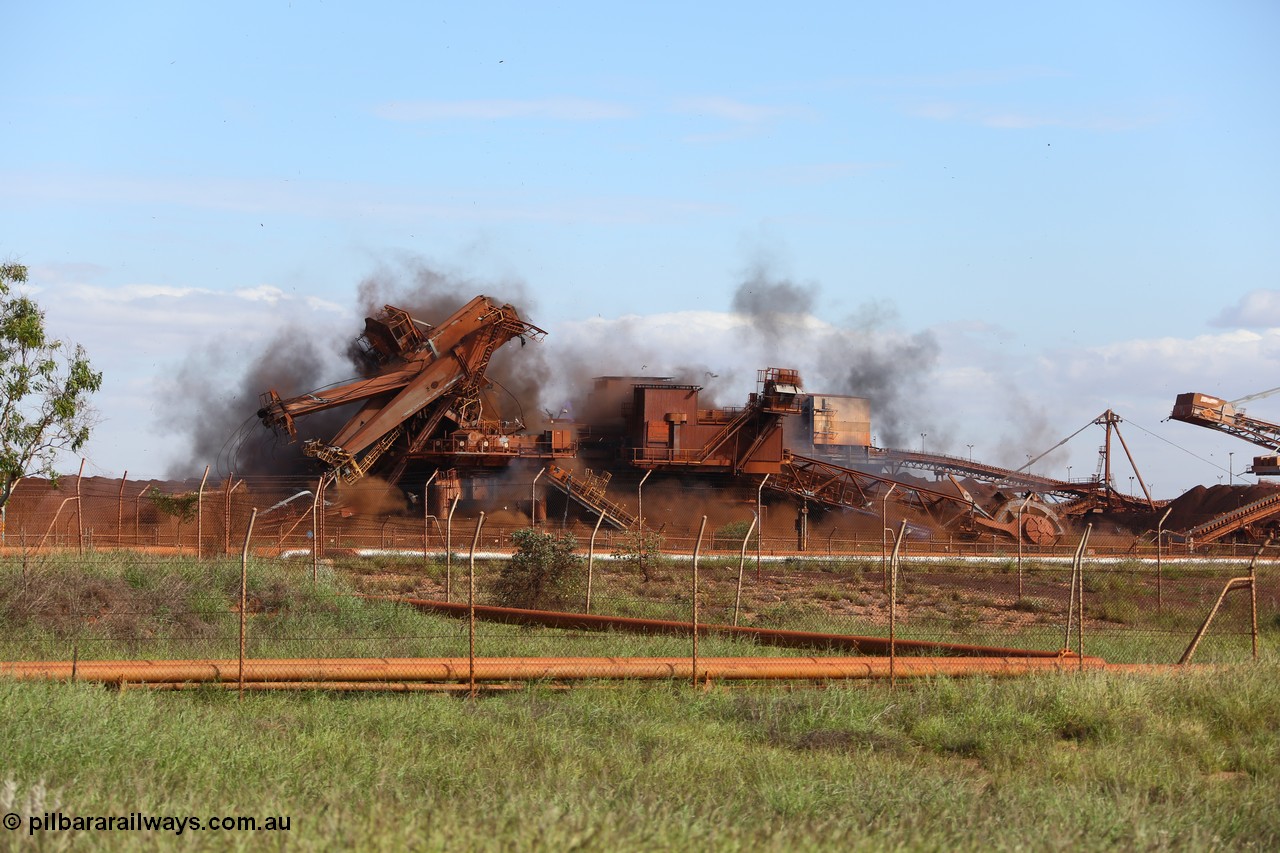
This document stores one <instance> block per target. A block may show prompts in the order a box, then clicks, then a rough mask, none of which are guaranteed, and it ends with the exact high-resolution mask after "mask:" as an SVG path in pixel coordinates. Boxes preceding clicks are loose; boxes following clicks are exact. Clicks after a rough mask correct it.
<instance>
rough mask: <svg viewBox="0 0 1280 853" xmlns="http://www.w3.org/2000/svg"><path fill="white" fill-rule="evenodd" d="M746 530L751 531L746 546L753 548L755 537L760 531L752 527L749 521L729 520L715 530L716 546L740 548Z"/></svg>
mask: <svg viewBox="0 0 1280 853" xmlns="http://www.w3.org/2000/svg"><path fill="white" fill-rule="evenodd" d="M747 531H751V539H750V540H749V541H748V542H747V547H748V548H754V547H755V546H756V539H757V538H758V537H759V535H760V533H759V531H757V530H755V529H753V526H752V524H751V522H750V521H731V522H729V523H728V524H726V525H723V526H722V527H720V528H719V529H718V530H716V533H715V543H716V547H718V548H741V547H742V540H743V539H745V538H746V536H747Z"/></svg>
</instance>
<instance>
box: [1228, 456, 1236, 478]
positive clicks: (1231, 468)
mask: <svg viewBox="0 0 1280 853" xmlns="http://www.w3.org/2000/svg"><path fill="white" fill-rule="evenodd" d="M1235 484H1236V452H1235V451H1234V450H1233V451H1231V452H1230V453H1228V454H1227V485H1229V486H1234V485H1235Z"/></svg>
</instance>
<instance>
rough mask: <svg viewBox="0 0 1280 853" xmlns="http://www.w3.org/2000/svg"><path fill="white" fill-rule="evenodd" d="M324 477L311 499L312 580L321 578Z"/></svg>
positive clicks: (318, 483)
mask: <svg viewBox="0 0 1280 853" xmlns="http://www.w3.org/2000/svg"><path fill="white" fill-rule="evenodd" d="M323 496H324V477H323V476H322V477H321V478H320V479H319V481H317V482H316V493H315V494H314V495H312V499H311V582H312V583H315V582H316V581H317V580H319V578H320V541H321V539H322V537H323V536H324V531H323V530H321V525H320V522H321V520H322V516H323V512H324V497H323Z"/></svg>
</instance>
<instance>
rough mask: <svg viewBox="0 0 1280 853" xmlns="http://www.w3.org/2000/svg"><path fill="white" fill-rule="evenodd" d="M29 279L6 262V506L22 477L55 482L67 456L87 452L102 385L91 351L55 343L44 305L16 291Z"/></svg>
mask: <svg viewBox="0 0 1280 853" xmlns="http://www.w3.org/2000/svg"><path fill="white" fill-rule="evenodd" d="M26 280H27V268H26V267H25V266H23V265H21V264H14V263H0V506H3V505H4V504H6V503H8V501H9V498H10V497H11V496H12V494H13V489H14V488H15V487H16V486H17V485H18V482H19V481H21V480H22V478H23V477H26V476H28V475H30V474H43V475H45V476H47V477H49V478H51V479H55V478H56V477H57V472H56V471H55V469H54V463H55V462H56V460H57V456H58V453H59V452H60V451H64V450H66V451H71V452H72V453H75V452H77V451H79V450H80V449H81V448H82V447H84V445H85V442H87V441H88V440H89V433H90V430H91V429H92V427H93V425H94V419H93V411H92V409H91V408H90V407H89V397H90V396H91V395H92V394H93V393H94V392H96V391H98V390H99V389H100V388H101V387H102V374H101V373H98V372H95V371H94V370H93V368H92V367H91V366H90V364H89V359H88V357H87V356H86V355H85V352H84V349H83V348H82V347H81V346H79V345H78V344H77V345H75V346H70V345H67V344H64V343H63V342H62V341H58V340H52V339H50V338H49V337H48V335H47V334H46V332H45V327H44V311H42V310H41V309H40V306H38V305H37V304H36V303H35V302H34V301H33V300H31V299H29V298H28V297H26V296H15V295H12V294H11V292H10V288H11V287H12V286H13V285H19V284H23V283H25V282H26Z"/></svg>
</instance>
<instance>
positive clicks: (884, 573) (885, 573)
mask: <svg viewBox="0 0 1280 853" xmlns="http://www.w3.org/2000/svg"><path fill="white" fill-rule="evenodd" d="M896 488H898V484H897V483H893V484H892V485H890V486H889V490H888V491H887V492H885V493H884V498H882V499H881V501H880V528H881V530H880V577H881V579H882V580H883V581H884V591H885V592H888V591H889V567H888V565H887V563H886V558H887V551H888V549H887V548H886V547H885V541H884V534H885V531H886V530H889V495H891V494H893V490H894V489H896ZM889 533H890V534H892V533H893V531H891V530H889Z"/></svg>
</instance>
